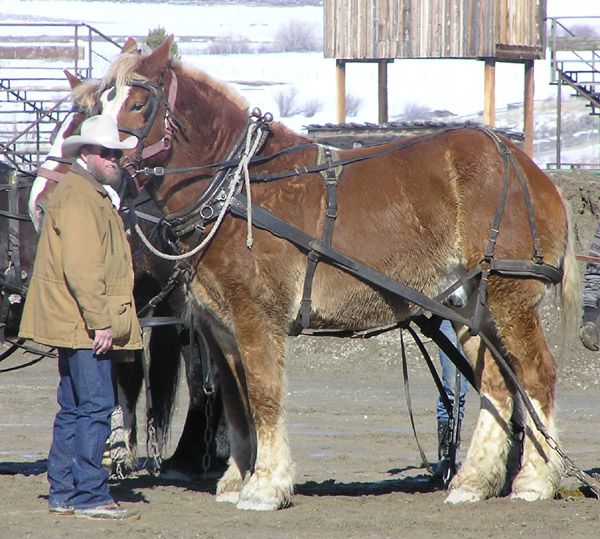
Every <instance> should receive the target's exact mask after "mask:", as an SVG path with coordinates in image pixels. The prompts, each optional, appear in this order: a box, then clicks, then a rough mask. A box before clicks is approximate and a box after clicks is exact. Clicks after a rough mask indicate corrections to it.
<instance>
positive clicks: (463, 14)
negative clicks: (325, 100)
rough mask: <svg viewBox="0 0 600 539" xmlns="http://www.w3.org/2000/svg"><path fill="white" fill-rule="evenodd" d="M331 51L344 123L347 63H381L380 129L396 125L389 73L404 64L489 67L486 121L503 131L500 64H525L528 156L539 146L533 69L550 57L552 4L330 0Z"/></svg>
mask: <svg viewBox="0 0 600 539" xmlns="http://www.w3.org/2000/svg"><path fill="white" fill-rule="evenodd" d="M324 7H325V28H324V50H325V57H326V58H335V59H336V75H337V103H338V105H337V114H338V122H340V123H342V122H344V121H345V119H346V64H347V63H348V62H374V63H377V64H378V96H379V123H386V122H387V120H388V98H387V66H388V63H390V62H393V61H394V60H395V59H397V58H398V59H401V58H402V59H403V58H413V59H415V58H440V59H450V58H462V59H477V60H482V61H483V62H484V80H485V83H484V117H483V121H484V123H485V124H486V125H490V126H494V125H495V77H496V73H495V67H496V62H519V63H522V64H523V65H524V89H525V90H524V97H523V105H524V107H523V108H524V126H523V131H524V133H525V150H526V151H527V152H528V153H529V154H530V155H531V154H532V147H533V64H534V60H539V59H543V58H544V57H545V50H546V26H545V24H546V0H325V2H324Z"/></svg>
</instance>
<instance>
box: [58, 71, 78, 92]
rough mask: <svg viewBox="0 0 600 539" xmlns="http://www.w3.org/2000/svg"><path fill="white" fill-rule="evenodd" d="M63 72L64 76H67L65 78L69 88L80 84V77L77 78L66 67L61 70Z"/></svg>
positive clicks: (72, 88)
mask: <svg viewBox="0 0 600 539" xmlns="http://www.w3.org/2000/svg"><path fill="white" fill-rule="evenodd" d="M63 73H64V74H65V76H66V77H67V80H68V81H69V86H71V90H74V89H75V88H77V86H79V85H80V84H81V82H82V81H81V79H78V78H77V77H76V76H75V75H73V73H71V72H70V71H69V70H68V69H65V70H64V71H63Z"/></svg>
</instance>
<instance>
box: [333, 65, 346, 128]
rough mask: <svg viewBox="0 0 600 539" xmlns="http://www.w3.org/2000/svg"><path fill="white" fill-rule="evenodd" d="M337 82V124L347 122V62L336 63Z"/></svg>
mask: <svg viewBox="0 0 600 539" xmlns="http://www.w3.org/2000/svg"><path fill="white" fill-rule="evenodd" d="M335 81H336V87H337V122H338V123H339V124H343V123H345V122H346V62H344V60H336V61H335Z"/></svg>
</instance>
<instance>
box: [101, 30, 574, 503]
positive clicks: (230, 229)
mask: <svg viewBox="0 0 600 539" xmlns="http://www.w3.org/2000/svg"><path fill="white" fill-rule="evenodd" d="M172 39H173V37H172V36H170V37H169V38H168V39H167V40H166V41H165V43H164V44H163V45H162V46H160V47H159V48H157V49H156V50H154V51H153V52H151V53H147V54H142V55H139V54H122V55H121V56H120V57H119V58H117V59H116V60H115V61H114V62H113V64H112V65H111V66H110V67H109V69H108V71H107V73H106V76H105V78H104V81H103V85H104V88H103V91H102V94H101V98H100V101H101V103H102V113H103V114H110V115H112V116H113V117H114V118H116V120H117V122H118V125H119V129H120V130H121V131H123V132H126V133H133V134H136V135H137V136H138V137H139V139H140V143H139V145H138V147H137V148H136V149H134V150H131V151H129V152H128V154H127V155H126V158H127V159H128V161H129V164H130V166H131V168H132V170H134V171H135V173H136V174H137V179H138V182H139V183H140V184H141V185H142V186H143V188H144V189H145V190H146V191H147V192H148V193H149V194H150V195H151V196H152V197H153V198H154V200H155V201H156V203H157V204H158V206H159V207H160V208H161V210H162V212H163V215H164V219H165V221H166V222H167V223H168V224H169V225H170V228H171V231H172V234H173V237H174V238H175V239H176V241H177V243H178V246H179V248H180V250H182V251H188V255H189V260H190V261H191V263H192V265H193V268H194V271H193V273H192V275H191V277H190V280H189V282H188V283H187V293H188V295H189V298H190V301H191V302H192V303H193V306H194V307H195V309H196V310H197V311H198V312H199V313H200V314H201V316H202V317H203V318H204V319H205V320H206V323H207V324H208V325H209V326H210V328H211V333H212V334H213V335H214V336H215V337H216V338H217V340H218V343H219V346H220V347H221V349H222V352H223V358H224V360H225V361H224V362H223V363H222V364H221V365H220V366H219V369H220V376H221V380H222V387H223V398H224V403H225V412H226V415H227V418H228V423H229V427H230V431H229V437H230V442H231V457H230V461H229V467H228V469H227V471H226V472H225V474H224V475H223V477H222V478H221V479H220V481H219V483H218V485H217V493H216V497H217V501H228V502H232V503H236V504H237V507H238V508H241V509H252V510H273V509H278V508H282V507H285V506H288V505H289V504H290V503H291V498H292V492H293V484H294V465H293V463H292V459H291V456H290V448H289V443H288V437H287V431H286V424H285V413H284V395H285V375H284V363H285V354H286V337H287V336H288V335H290V334H295V333H297V327H298V324H299V323H300V325H301V327H306V326H310V327H312V328H329V329H343V330H352V331H360V330H365V329H367V328H373V327H378V326H384V325H387V324H393V323H396V322H398V321H402V320H409V319H417V317H419V316H421V315H423V316H425V317H426V318H428V314H427V312H426V311H431V312H432V313H434V314H435V315H439V316H442V317H445V318H449V319H451V320H453V321H454V322H455V323H456V325H457V326H462V329H461V330H460V337H461V342H462V345H463V349H464V351H465V353H466V355H467V357H468V359H469V362H470V364H471V365H472V367H473V371H474V378H475V381H476V385H477V389H478V390H479V392H480V394H481V408H480V411H479V417H478V421H477V425H476V428H475V431H474V434H473V439H472V441H471V444H470V446H469V449H468V453H467V456H466V459H465V461H464V463H463V465H462V467H461V468H460V470H459V472H458V474H457V475H456V476H455V477H454V478H453V480H452V482H451V483H450V485H449V493H448V496H447V499H446V501H448V502H453V503H456V502H467V501H469V502H470V501H478V500H482V499H485V498H487V497H490V496H495V495H498V494H500V492H501V491H502V488H503V486H504V483H505V480H506V478H507V471H506V469H507V455H508V453H509V449H510V446H511V422H510V418H511V416H512V414H513V412H514V411H516V410H515V408H516V405H515V402H516V401H517V400H518V399H516V388H515V384H514V381H518V382H519V383H520V387H522V388H523V390H524V392H525V394H526V395H528V397H529V399H530V402H531V403H532V407H533V408H534V409H535V411H536V412H537V416H538V419H539V420H540V421H541V423H542V424H543V426H544V427H545V431H546V433H547V434H548V435H549V436H550V437H551V438H552V439H554V440H555V439H556V428H555V425H554V388H555V379H556V363H555V359H554V357H553V356H552V354H551V352H550V350H549V349H548V346H547V344H546V341H545V338H544V335H543V331H542V326H541V323H540V316H539V314H538V306H539V304H540V301H541V299H542V297H543V295H544V291H545V287H546V285H547V284H548V283H552V284H554V285H560V287H561V291H562V293H561V296H560V301H561V303H562V306H563V309H564V310H563V312H564V313H565V315H566V320H569V317H571V319H573V320H574V319H575V316H576V314H575V313H576V311H575V309H576V306H577V296H578V294H577V283H578V278H577V272H576V264H575V259H574V255H573V249H572V240H571V236H572V230H571V224H570V220H569V216H568V215H569V214H568V208H567V204H566V202H565V200H564V199H563V198H562V196H561V195H560V193H559V191H558V190H557V188H556V187H555V186H554V184H553V183H552V181H551V180H550V179H549V178H548V177H547V176H546V175H545V174H544V173H543V172H542V171H541V170H540V169H539V168H538V167H537V166H536V165H535V164H534V163H533V162H532V160H531V159H529V157H528V156H527V155H526V154H525V153H524V152H523V151H522V150H521V149H519V148H518V147H516V146H515V145H514V144H513V143H511V142H510V141H509V140H506V139H505V138H502V137H499V136H497V135H495V134H494V133H492V132H491V131H488V130H484V129H474V128H463V129H451V130H447V131H444V132H440V133H438V134H435V135H430V136H423V137H419V138H416V139H411V140H410V141H408V142H402V141H398V142H392V143H388V144H385V145H381V146H378V147H375V148H373V147H370V148H360V149H354V150H347V151H339V152H336V151H333V150H331V149H329V148H323V147H320V146H319V145H316V144H313V143H310V141H309V140H307V139H306V138H304V137H302V136H300V135H298V134H296V133H294V132H292V131H291V130H289V129H288V128H286V127H285V126H284V125H282V124H281V123H278V122H269V120H271V118H269V117H268V116H266V115H265V116H262V115H260V114H257V115H256V116H255V117H253V116H251V115H250V114H249V113H248V105H247V103H246V102H245V101H244V100H243V99H242V98H241V97H240V96H239V95H237V94H236V93H235V92H234V91H232V90H231V89H230V88H228V87H227V86H226V85H224V84H223V83H220V82H218V81H216V80H214V79H213V78H211V77H209V76H208V75H206V74H205V73H203V72H201V71H199V70H197V69H195V68H193V67H189V66H185V65H183V64H182V63H180V62H179V61H177V60H174V59H171V58H169V48H170V46H171V43H172ZM249 224H252V226H251V227H249V226H248V225H249ZM307 255H308V256H307ZM451 294H454V295H455V296H462V298H463V301H462V302H459V303H458V304H457V305H456V306H454V307H453V308H452V309H451V308H449V307H447V306H445V305H443V304H442V303H441V302H438V301H434V299H435V298H438V297H439V298H441V299H446V300H447V299H449V297H450V295H451ZM461 303H462V304H463V305H462V306H460V304H461ZM428 319H429V318H428ZM433 319H434V317H432V318H431V320H433ZM494 350H496V352H497V351H498V350H500V351H502V357H505V358H506V361H507V363H508V365H510V369H509V371H505V370H501V369H500V367H499V363H498V362H497V361H496V360H495V358H496V356H497V355H498V354H494V353H493V352H494ZM507 372H509V373H511V376H513V377H514V378H511V377H510V376H507ZM524 421H525V422H526V431H525V432H526V436H525V440H524V442H523V454H522V461H521V466H520V469H519V470H518V473H517V474H516V476H515V477H514V479H513V480H512V484H511V485H510V492H511V496H512V497H514V498H520V499H524V500H537V499H544V498H550V497H552V496H553V495H554V493H555V490H556V488H557V485H558V483H559V481H560V477H561V473H562V470H563V462H562V459H561V458H560V456H559V455H558V453H557V452H555V451H554V450H553V449H552V448H551V446H550V445H549V441H548V439H547V437H546V436H544V435H543V433H541V432H540V431H539V430H538V429H536V428H535V426H534V424H533V421H532V419H531V417H530V416H527V417H526V419H525V420H524Z"/></svg>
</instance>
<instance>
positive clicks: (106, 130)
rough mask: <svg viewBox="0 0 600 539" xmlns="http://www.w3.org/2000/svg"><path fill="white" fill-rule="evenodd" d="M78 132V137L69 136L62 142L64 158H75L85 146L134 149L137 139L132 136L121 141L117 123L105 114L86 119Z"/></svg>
mask: <svg viewBox="0 0 600 539" xmlns="http://www.w3.org/2000/svg"><path fill="white" fill-rule="evenodd" d="M80 131H81V134H80V135H71V136H70V137H67V138H66V139H65V140H64V141H63V143H62V153H63V156H64V157H75V156H76V155H77V154H78V153H79V148H81V147H82V146H85V145H90V146H103V147H104V148H111V149H113V150H130V149H131V148H135V146H136V145H137V142H138V139H137V137H135V136H133V135H132V136H130V137H127V138H126V139H125V140H121V139H120V138H119V129H118V127H117V122H115V120H114V119H113V117H112V116H108V115H107V114H98V115H97V116H92V117H91V118H88V119H87V120H85V121H84V122H83V123H82V124H81V130H80Z"/></svg>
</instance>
